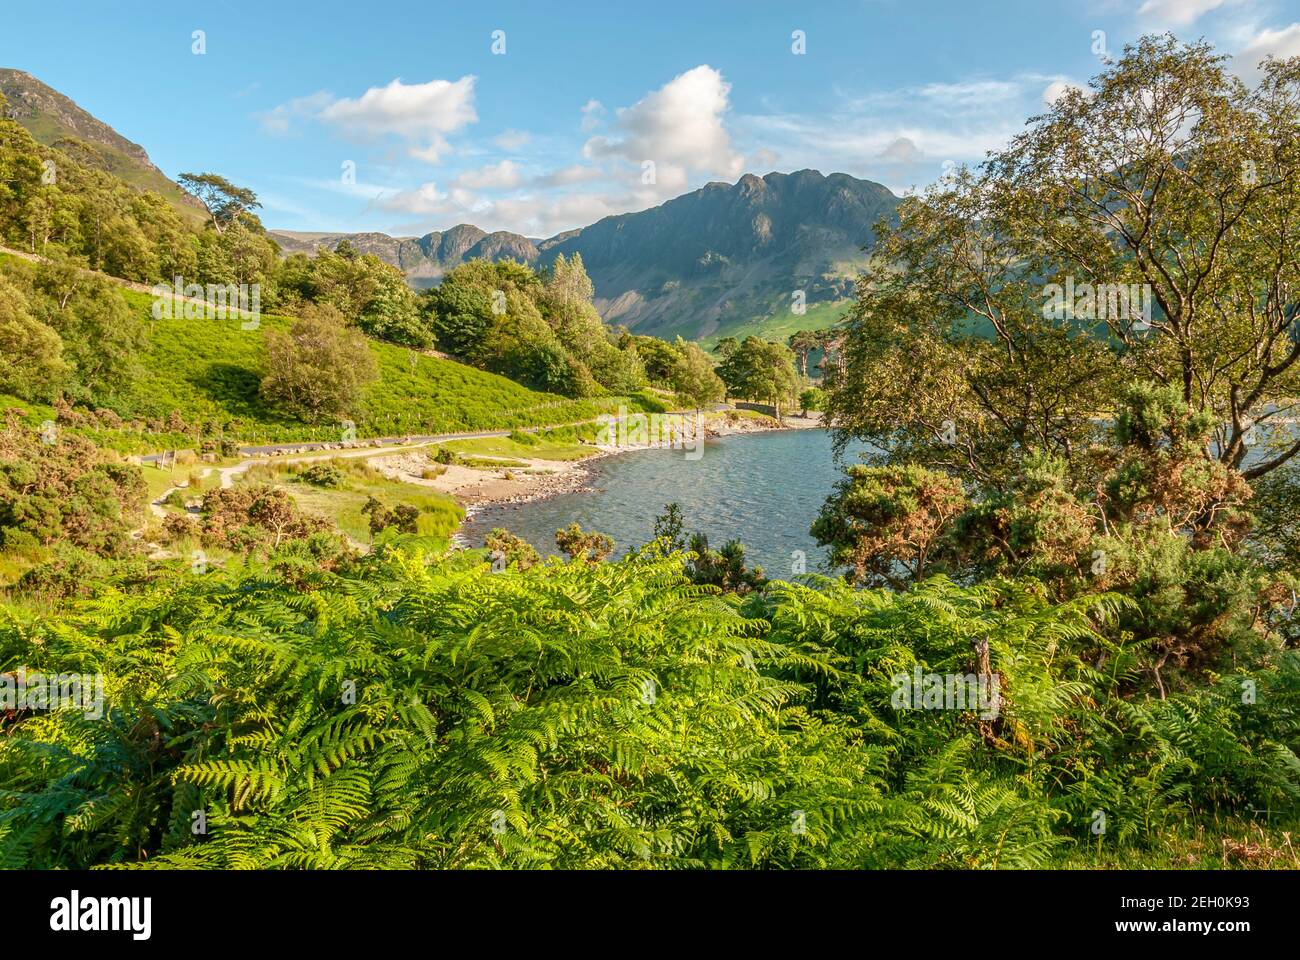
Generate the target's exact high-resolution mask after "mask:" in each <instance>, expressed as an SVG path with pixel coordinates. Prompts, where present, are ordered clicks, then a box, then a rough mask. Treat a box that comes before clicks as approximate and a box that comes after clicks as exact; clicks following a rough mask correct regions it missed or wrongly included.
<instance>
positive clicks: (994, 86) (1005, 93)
mask: <svg viewBox="0 0 1300 960" xmlns="http://www.w3.org/2000/svg"><path fill="white" fill-rule="evenodd" d="M918 92H919V93H920V95H921V96H923V97H925V98H926V99H928V100H931V101H933V102H935V103H938V104H942V105H944V106H948V107H958V108H963V107H973V106H985V105H989V104H1000V103H1006V102H1007V101H1009V100H1013V99H1015V98H1016V97H1017V96H1019V94H1020V85H1019V84H1017V83H1011V82H1010V81H1006V80H971V81H967V82H965V83H931V84H927V85H925V86H923V87H921V88H920V90H919V91H918Z"/></svg>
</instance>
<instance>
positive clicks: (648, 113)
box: [583, 65, 744, 195]
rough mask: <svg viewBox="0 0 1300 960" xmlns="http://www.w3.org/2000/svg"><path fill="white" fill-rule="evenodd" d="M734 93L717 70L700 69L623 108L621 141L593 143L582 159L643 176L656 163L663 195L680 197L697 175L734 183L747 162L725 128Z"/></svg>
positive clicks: (594, 140)
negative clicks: (616, 162) (619, 165)
mask: <svg viewBox="0 0 1300 960" xmlns="http://www.w3.org/2000/svg"><path fill="white" fill-rule="evenodd" d="M730 93H731V85H730V84H729V83H727V82H726V81H725V80H723V79H722V74H721V73H719V72H718V71H717V70H715V69H713V68H712V67H710V66H707V65H702V66H698V67H695V68H694V69H692V70H688V71H686V72H685V73H683V74H680V75H679V76H676V77H674V78H673V79H672V80H670V81H669V82H668V83H666V84H664V86H662V87H660V88H659V89H658V90H656V91H654V92H653V93H650V94H648V95H647V96H645V97H643V98H642V99H641V100H639V101H637V102H636V103H635V104H633V105H632V106H630V107H621V108H619V110H618V112H617V117H616V126H617V129H618V132H619V133H621V134H622V136H621V137H620V138H618V139H612V138H610V137H604V136H601V137H593V138H592V139H590V140H588V141H587V144H586V146H585V147H584V148H583V153H584V155H585V156H587V157H591V158H621V159H623V160H627V161H630V162H631V163H632V164H633V165H634V166H635V167H636V168H637V169H638V170H640V169H641V166H642V164H643V163H645V162H646V161H653V162H654V164H655V174H656V181H657V183H656V186H657V187H658V190H657V192H658V193H659V194H660V195H671V192H672V191H680V189H682V188H683V187H684V185H685V184H686V183H687V181H688V176H689V174H690V173H692V172H693V173H698V174H709V175H716V176H723V177H727V178H728V179H734V178H735V177H738V176H740V174H741V173H742V172H743V171H744V158H743V157H742V156H741V155H740V154H738V153H737V152H736V151H735V150H734V149H733V148H732V145H731V136H730V134H729V133H728V132H727V128H726V125H725V124H724V122H723V117H724V115H725V114H726V112H727V108H728V96H729V95H730Z"/></svg>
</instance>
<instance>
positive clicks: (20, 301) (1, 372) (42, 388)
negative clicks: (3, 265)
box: [0, 276, 68, 401]
mask: <svg viewBox="0 0 1300 960" xmlns="http://www.w3.org/2000/svg"><path fill="white" fill-rule="evenodd" d="M62 353H63V343H62V341H61V340H60V339H59V335H58V334H57V333H55V332H54V331H53V330H52V329H50V328H49V327H48V326H46V325H45V324H43V323H41V322H40V321H39V320H36V319H35V318H34V317H32V315H31V313H30V312H29V310H28V304H27V299H26V298H25V297H24V296H23V295H22V292H21V291H20V290H19V289H18V288H17V287H15V286H14V285H13V284H12V283H9V282H8V281H7V280H6V279H5V278H4V277H3V276H0V355H3V356H4V357H5V362H4V364H3V365H2V366H0V391H4V392H7V393H12V394H15V395H16V396H19V397H21V398H23V399H24V400H44V401H50V400H53V399H54V398H55V397H56V396H57V395H58V394H59V391H60V389H61V386H62V383H63V380H64V377H65V376H66V375H67V372H68V368H67V365H66V364H65V363H64V362H63V356H62Z"/></svg>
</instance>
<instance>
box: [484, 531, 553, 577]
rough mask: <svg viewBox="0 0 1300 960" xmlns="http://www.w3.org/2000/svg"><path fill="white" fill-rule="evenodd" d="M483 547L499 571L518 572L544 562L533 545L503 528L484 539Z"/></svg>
mask: <svg viewBox="0 0 1300 960" xmlns="http://www.w3.org/2000/svg"><path fill="white" fill-rule="evenodd" d="M483 546H484V547H485V548H486V549H487V551H488V557H489V558H490V559H491V560H492V562H493V565H494V567H496V568H497V569H500V568H501V567H514V568H515V569H516V570H527V569H529V568H530V567H535V566H537V564H539V563H541V562H542V558H541V557H540V556H539V555H538V553H537V551H536V550H534V549H533V545H532V544H531V543H529V542H528V541H527V540H525V539H524V538H523V537H517V536H515V535H514V534H513V533H511V532H510V531H509V530H505V529H503V528H501V527H493V528H492V530H491V531H490V532H489V533H488V535H487V537H486V538H485V539H484V541H483ZM498 564H499V566H498Z"/></svg>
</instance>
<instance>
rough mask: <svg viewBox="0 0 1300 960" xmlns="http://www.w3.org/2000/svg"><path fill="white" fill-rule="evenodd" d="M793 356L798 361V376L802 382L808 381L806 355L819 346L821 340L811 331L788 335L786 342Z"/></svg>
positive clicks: (799, 331)
mask: <svg viewBox="0 0 1300 960" xmlns="http://www.w3.org/2000/svg"><path fill="white" fill-rule="evenodd" d="M786 343H787V344H788V345H789V347H790V349H791V350H793V351H794V355H795V357H796V358H798V360H799V376H800V378H801V379H803V380H807V379H808V354H810V353H812V352H813V351H814V350H816V349H817V348H818V347H820V346H821V340H820V338H819V337H818V335H817V334H816V333H815V332H814V331H812V330H798V331H796V332H794V333H792V334H790V337H789V339H788V340H787V341H786Z"/></svg>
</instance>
